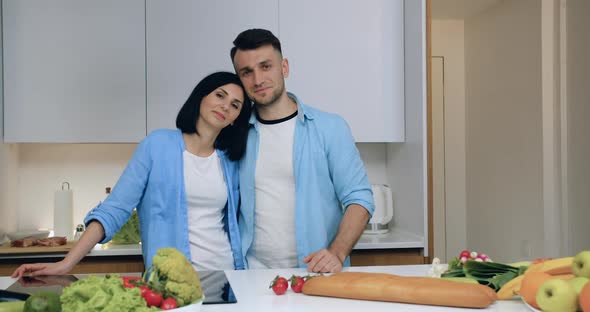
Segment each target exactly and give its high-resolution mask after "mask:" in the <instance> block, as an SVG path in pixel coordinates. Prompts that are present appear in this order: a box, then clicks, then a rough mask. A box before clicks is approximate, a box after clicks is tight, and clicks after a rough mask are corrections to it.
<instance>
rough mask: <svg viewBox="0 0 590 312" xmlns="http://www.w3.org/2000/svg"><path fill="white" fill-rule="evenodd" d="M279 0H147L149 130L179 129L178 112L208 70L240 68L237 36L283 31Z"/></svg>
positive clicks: (231, 70) (208, 72) (209, 71)
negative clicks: (234, 54)
mask: <svg viewBox="0 0 590 312" xmlns="http://www.w3.org/2000/svg"><path fill="white" fill-rule="evenodd" d="M278 5H279V3H278V1H277V0H249V1H236V0H216V1H193V0H176V1H163V0H147V1H146V21H147V22H146V38H147V45H146V47H147V49H146V51H147V52H146V54H147V95H148V96H147V129H148V133H149V132H150V131H151V130H154V129H157V128H175V127H176V126H175V121H176V115H177V114H178V110H179V109H180V107H181V106H182V105H183V104H184V102H185V101H186V99H187V98H188V96H189V94H190V93H191V91H192V90H193V88H194V87H195V86H196V84H197V83H198V82H199V81H200V80H201V79H202V78H203V77H205V76H206V75H207V74H210V73H212V72H214V71H219V70H226V71H230V72H234V70H233V66H232V62H231V59H230V56H229V52H230V49H231V47H233V44H232V42H233V40H234V39H235V37H236V36H237V35H238V34H239V33H240V32H242V31H244V30H246V29H249V28H265V29H268V30H270V31H272V32H273V33H275V34H276V33H277V30H278Z"/></svg>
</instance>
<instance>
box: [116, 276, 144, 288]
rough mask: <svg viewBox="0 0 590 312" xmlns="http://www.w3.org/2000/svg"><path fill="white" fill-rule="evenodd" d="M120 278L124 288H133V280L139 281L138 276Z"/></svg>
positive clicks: (134, 285)
mask: <svg viewBox="0 0 590 312" xmlns="http://www.w3.org/2000/svg"><path fill="white" fill-rule="evenodd" d="M121 279H122V280H123V287H125V288H134V287H136V286H137V285H136V284H135V281H141V277H139V276H121Z"/></svg>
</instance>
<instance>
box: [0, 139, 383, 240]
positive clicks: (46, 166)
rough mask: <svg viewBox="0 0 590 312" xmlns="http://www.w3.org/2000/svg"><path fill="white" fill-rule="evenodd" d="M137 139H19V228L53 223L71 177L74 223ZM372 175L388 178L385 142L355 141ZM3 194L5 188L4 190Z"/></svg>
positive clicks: (117, 170) (110, 181)
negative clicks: (118, 141)
mask: <svg viewBox="0 0 590 312" xmlns="http://www.w3.org/2000/svg"><path fill="white" fill-rule="evenodd" d="M136 146H137V144H18V160H17V161H18V164H17V167H18V169H17V174H16V181H14V182H15V183H17V187H16V189H17V198H16V202H17V204H16V207H15V208H12V207H2V209H8V210H10V209H15V210H16V213H14V212H13V213H12V215H16V218H17V229H18V230H24V229H30V228H51V227H52V226H53V199H54V192H55V191H56V190H59V189H61V184H62V182H65V181H67V182H69V183H70V185H71V188H72V189H73V193H74V209H73V210H74V216H73V217H74V219H73V220H74V223H76V224H77V223H81V222H82V220H83V218H84V216H85V215H86V214H87V213H88V211H89V210H90V209H92V208H93V207H95V206H96V205H97V204H98V202H99V201H101V200H103V199H104V197H105V192H104V190H105V187H107V186H114V185H115V183H116V182H117V179H118V178H119V176H120V175H121V173H122V172H123V170H124V168H125V166H126V165H127V162H128V161H129V159H130V158H131V156H132V155H133V151H134V150H135V147H136ZM357 146H358V147H359V151H360V153H361V157H362V158H363V161H364V162H365V166H366V168H367V172H368V176H369V180H370V182H371V183H374V184H381V183H386V182H385V181H386V180H387V178H386V176H385V175H386V172H387V170H386V162H387V154H386V153H387V144H384V143H360V144H358V145H357ZM1 195H4V194H1Z"/></svg>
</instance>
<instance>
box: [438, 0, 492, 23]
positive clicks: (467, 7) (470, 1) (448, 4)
mask: <svg viewBox="0 0 590 312" xmlns="http://www.w3.org/2000/svg"><path fill="white" fill-rule="evenodd" d="M431 1H432V2H431V5H432V6H431V12H430V13H431V15H432V19H465V18H468V17H471V16H474V15H477V14H479V13H481V12H483V11H485V10H487V9H489V8H491V7H493V6H494V5H496V4H498V3H500V2H502V1H503V0H431Z"/></svg>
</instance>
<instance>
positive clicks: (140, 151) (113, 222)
mask: <svg viewBox="0 0 590 312" xmlns="http://www.w3.org/2000/svg"><path fill="white" fill-rule="evenodd" d="M150 155H151V154H150V137H149V136H148V137H147V138H145V139H144V140H143V141H142V142H141V143H140V144H139V145H138V147H137V149H136V150H135V153H134V154H133V157H132V158H131V160H130V161H129V163H128V164H127V167H126V168H125V170H124V171H123V174H122V175H121V177H120V178H119V181H117V183H116V184H115V187H114V188H113V191H112V193H111V194H110V195H109V196H108V197H107V198H106V199H105V200H104V201H103V202H102V203H100V204H98V206H96V207H95V208H93V209H92V210H91V211H90V212H89V213H88V215H86V218H84V224H86V226H88V224H89V223H90V222H91V221H93V220H96V221H98V222H100V223H101V224H102V226H103V228H104V232H105V237H104V239H103V240H102V241H101V242H100V243H102V244H104V243H106V242H108V241H110V240H111V238H112V237H113V235H115V233H117V232H118V231H119V230H120V229H121V227H122V226H123V225H124V224H125V222H127V220H129V217H130V216H131V213H132V212H133V209H134V208H136V207H137V205H138V204H139V202H140V200H141V199H142V197H143V195H144V192H145V189H146V185H147V181H148V177H149V173H150V169H151V156H150Z"/></svg>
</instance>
